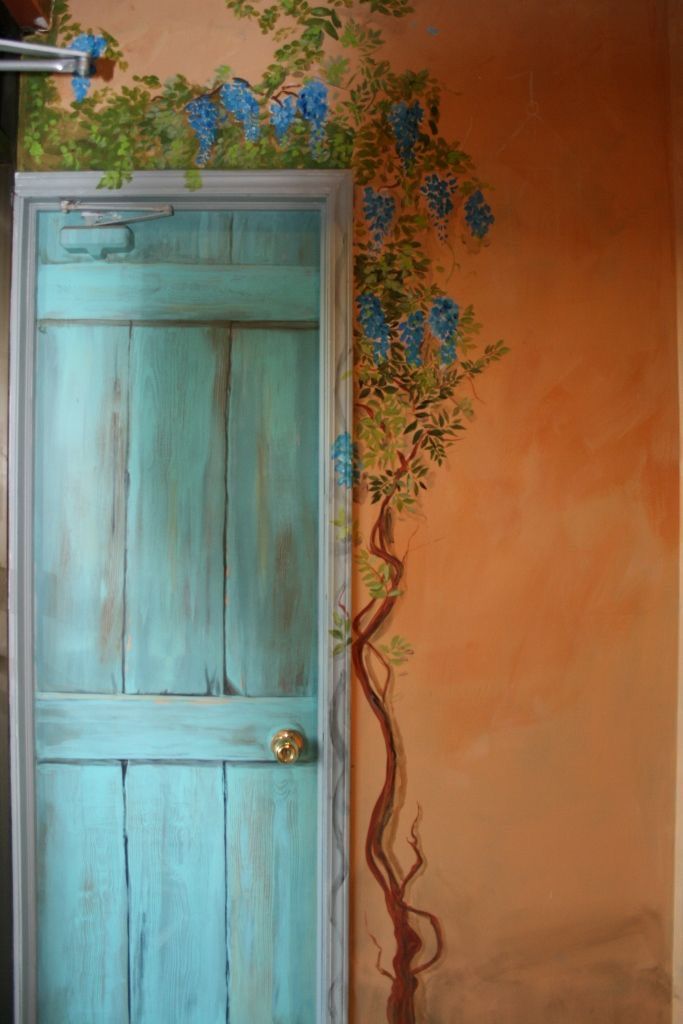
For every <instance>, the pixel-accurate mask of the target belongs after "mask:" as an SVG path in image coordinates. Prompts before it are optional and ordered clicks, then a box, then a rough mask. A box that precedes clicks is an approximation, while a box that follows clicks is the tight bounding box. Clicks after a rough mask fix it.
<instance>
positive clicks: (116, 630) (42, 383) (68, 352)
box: [34, 323, 128, 693]
mask: <svg viewBox="0 0 683 1024" xmlns="http://www.w3.org/2000/svg"><path fill="white" fill-rule="evenodd" d="M127 378H128V329H127V328H125V327H118V326H113V325H111V326H102V325H94V324H93V325H88V326H84V325H81V324H73V323H71V324H45V325H42V326H40V328H39V330H38V335H37V368H36V432H37V435H38V437H39V438H40V439H41V443H40V444H39V445H38V447H37V448H36V460H35V524H36V530H35V584H34V585H35V595H36V598H35V607H36V640H35V666H36V679H37V685H38V688H39V689H41V690H63V691H69V690H72V691H84V692H90V693H117V692H120V690H121V689H122V678H121V632H122V628H123V568H124V544H125V500H126V498H125V484H124V476H125V460H126V420H127V396H128V380H127Z"/></svg>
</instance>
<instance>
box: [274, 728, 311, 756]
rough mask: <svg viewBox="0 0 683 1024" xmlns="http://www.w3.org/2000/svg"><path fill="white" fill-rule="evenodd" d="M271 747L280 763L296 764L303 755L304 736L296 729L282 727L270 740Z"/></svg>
mask: <svg viewBox="0 0 683 1024" xmlns="http://www.w3.org/2000/svg"><path fill="white" fill-rule="evenodd" d="M270 749H271V750H272V751H273V753H274V754H275V757H276V758H277V760H278V761H279V762H280V764H294V762H295V761H298V760H299V758H300V757H301V752H302V751H303V749H304V738H303V736H302V735H301V733H300V732H297V731H296V729H280V731H279V732H276V733H275V735H274V736H273V738H272V740H271V741H270Z"/></svg>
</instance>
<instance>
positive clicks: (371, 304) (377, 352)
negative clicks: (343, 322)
mask: <svg viewBox="0 0 683 1024" xmlns="http://www.w3.org/2000/svg"><path fill="white" fill-rule="evenodd" d="M356 302H357V304H358V318H359V320H360V324H361V327H362V328H363V332H364V334H365V337H366V338H370V340H371V341H374V343H375V346H374V353H373V354H374V358H375V362H376V363H377V362H379V360H380V359H386V357H387V356H388V354H389V325H388V324H387V319H386V317H385V315H384V310H383V309H382V303H381V302H380V301H379V299H378V298H377V296H376V295H373V294H372V293H371V292H363V294H362V295H359V296H358V298H357V299H356Z"/></svg>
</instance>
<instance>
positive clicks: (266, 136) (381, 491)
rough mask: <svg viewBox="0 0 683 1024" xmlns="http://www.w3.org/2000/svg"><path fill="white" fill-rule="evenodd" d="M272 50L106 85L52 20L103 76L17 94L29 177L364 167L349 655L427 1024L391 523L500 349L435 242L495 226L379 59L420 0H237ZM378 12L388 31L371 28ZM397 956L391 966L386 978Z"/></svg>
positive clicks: (397, 1012) (405, 1007)
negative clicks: (379, 759) (402, 829)
mask: <svg viewBox="0 0 683 1024" xmlns="http://www.w3.org/2000/svg"><path fill="white" fill-rule="evenodd" d="M225 2H226V7H227V8H228V10H230V11H231V12H232V13H233V14H234V15H235V16H237V17H238V18H241V19H245V20H246V21H248V22H252V23H254V25H255V27H256V28H257V29H258V30H260V32H261V33H262V34H263V35H264V36H266V37H268V38H269V39H270V40H271V41H272V44H273V57H272V61H271V63H270V64H268V65H267V67H266V68H265V70H264V71H263V74H262V76H261V78H260V80H259V81H253V82H250V81H247V80H245V79H244V78H242V77H240V75H239V69H232V68H229V67H221V68H218V69H217V70H216V72H215V74H214V76H213V78H212V79H211V80H210V81H209V82H207V83H204V84H201V85H200V84H196V83H192V82H190V81H188V80H187V79H186V78H185V77H184V76H183V75H182V74H178V75H175V76H174V77H173V78H171V79H169V80H168V81H166V82H163V83H162V82H160V81H159V80H158V79H157V78H155V77H154V76H151V75H137V76H135V77H134V84H133V85H132V86H124V87H122V88H120V89H115V88H112V87H110V86H107V85H104V86H102V85H101V84H100V83H99V79H98V77H97V71H98V70H100V71H101V70H102V69H103V67H104V65H103V62H104V61H109V62H114V63H115V64H117V65H118V66H119V67H121V68H125V63H124V62H123V55H122V53H121V50H120V47H119V45H118V43H117V42H116V40H115V39H113V37H112V36H110V35H108V34H107V33H106V32H102V31H99V32H97V33H94V32H91V31H86V30H85V29H84V28H83V27H82V26H81V25H78V24H77V23H75V22H74V21H73V20H72V19H71V17H70V14H69V10H68V6H67V3H66V0H57V2H56V4H55V11H54V18H53V24H52V28H51V31H50V41H52V42H58V43H60V44H64V43H66V44H71V45H72V46H76V47H77V48H81V49H87V50H88V51H89V52H90V53H91V54H92V56H93V61H96V60H97V59H98V58H99V63H97V64H96V65H95V67H94V74H93V75H92V76H84V77H79V76H74V78H73V81H72V87H73V96H74V98H73V102H72V103H71V105H70V106H64V105H63V104H62V103H61V102H60V98H59V93H58V89H57V86H56V85H55V82H54V80H53V79H51V78H49V77H39V76H35V77H27V78H26V79H25V82H24V85H23V91H22V95H23V100H22V104H23V108H22V116H23V130H22V147H23V149H22V154H21V165H22V168H23V169H40V170H48V169H56V168H59V169H74V170H77V169H83V170H85V169H90V170H93V169H95V170H96V169H104V174H103V178H102V186H103V187H110V188H116V187H119V186H120V185H121V184H122V183H123V182H125V181H126V180H127V179H128V178H129V177H130V176H131V174H132V172H133V171H134V170H137V169H149V168H155V169H163V168H168V169H183V170H185V171H186V174H187V185H188V188H198V187H201V170H202V169H203V168H214V169H237V168H285V167H287V168H303V167H321V168H328V167H352V168H353V171H354V177H355V182H356V186H357V203H356V233H355V243H356V250H355V290H356V300H355V301H356V324H357V330H356V338H355V352H354V381H355V418H354V434H353V437H351V435H350V434H348V433H342V434H340V435H339V437H338V438H337V439H336V441H335V444H334V447H333V451H332V458H333V460H334V464H335V469H336V474H337V479H338V482H339V483H340V484H341V485H342V486H346V487H353V488H354V499H355V500H356V502H363V501H366V502H368V503H369V504H370V506H371V509H372V511H371V513H369V514H368V515H366V516H363V523H364V524H365V522H366V520H367V523H368V525H367V526H365V525H364V528H363V532H362V533H361V531H360V530H359V529H356V530H355V531H352V530H351V529H350V528H349V524H347V523H345V522H344V520H343V516H341V515H340V518H339V520H338V522H337V526H338V530H339V533H340V539H342V540H346V541H347V542H348V543H352V542H353V543H354V545H355V552H356V560H357V568H358V575H359V578H360V580H361V583H362V590H361V592H360V593H359V594H357V595H356V600H355V607H354V609H353V611H350V610H349V609H348V608H347V607H346V606H345V605H344V604H343V602H342V599H341V598H340V604H339V608H338V611H337V612H336V614H335V621H334V623H333V636H334V639H335V643H336V653H338V654H342V653H344V652H346V650H347V648H348V647H349V646H350V648H351V657H352V664H353V669H354V677H355V679H356V680H357V683H358V685H359V687H360V690H361V692H362V695H363V697H364V698H365V700H366V701H367V704H368V706H369V708H370V710H371V711H372V713H373V715H374V716H375V718H376V721H377V725H378V728H379V733H380V736H381V742H382V745H383V752H384V766H385V767H384V779H383V782H382V785H381V788H380V791H379V793H378V795H377V797H376V800H375V803H374V806H373V809H372V813H371V816H370V821H369V823H368V830H367V835H366V840H365V856H366V860H367V864H368V867H369V870H370V871H371V873H372V875H373V877H374V879H375V880H376V882H377V885H378V886H379V887H380V889H381V892H382V894H383V898H384V902H385V905H386V910H387V913H388V916H389V919H390V921H391V926H392V930H393V938H394V942H393V949H392V951H391V955H390V958H387V959H386V961H385V956H386V954H387V951H380V953H379V955H378V959H377V966H378V969H379V971H380V972H381V974H382V975H383V977H384V978H385V979H386V981H387V987H388V995H387V1021H389V1022H390V1024H414V1022H416V1021H417V1016H416V1013H417V1011H416V1004H415V997H416V991H417V987H418V983H419V979H420V976H421V975H423V974H424V973H425V972H426V971H427V970H428V969H429V968H432V967H434V966H435V965H436V964H437V963H438V962H439V960H440V959H441V957H442V954H443V949H444V944H443V942H444V936H443V928H442V924H441V922H440V920H439V917H438V915H437V914H436V913H434V912H433V911H432V910H429V909H427V908H423V907H420V906H418V905H417V904H416V903H415V902H414V901H413V899H412V898H411V886H412V884H413V882H414V881H415V879H416V878H417V876H418V874H419V873H420V872H421V871H422V869H423V867H424V865H425V858H424V854H423V851H422V847H421V843H420V838H419V831H418V818H416V819H415V821H414V823H413V825H412V827H411V828H410V830H409V833H408V836H407V843H408V846H409V847H410V851H411V854H410V864H409V866H408V867H405V868H404V867H402V866H401V858H400V856H399V854H398V852H397V850H396V849H395V825H396V820H397V817H398V815H399V813H400V810H401V807H400V794H399V768H400V767H401V766H400V764H399V756H400V755H399V750H400V746H399V742H398V735H399V733H398V725H399V723H398V721H397V718H396V709H395V707H394V703H393V699H392V696H393V686H394V673H395V670H396V668H397V667H398V666H400V665H403V664H404V663H406V662H407V661H408V660H409V658H410V656H411V655H412V653H413V649H412V644H411V642H410V641H409V640H407V639H405V638H404V637H402V636H401V635H399V634H395V633H393V632H392V630H391V629H390V625H391V620H392V614H393V612H394V609H395V607H396V606H397V604H398V603H399V602H400V601H401V598H402V596H403V594H404V592H405V585H406V584H405V570H406V553H405V552H404V551H401V550H399V549H398V548H397V545H396V542H395V539H394V532H395V531H394V525H395V522H396V520H397V518H400V517H408V516H411V515H413V514H414V513H415V512H416V511H417V510H418V508H419V503H420V498H421V495H422V493H423V492H424V490H425V489H427V488H428V487H430V486H431V485H432V484H433V483H434V482H435V481H436V479H437V477H438V474H437V473H435V472H434V470H436V469H438V467H440V466H442V465H443V464H444V463H445V461H446V459H447V458H448V456H449V453H450V451H451V449H452V447H453V446H454V445H455V444H456V442H457V441H458V440H459V439H460V438H461V436H462V433H463V431H464V429H465V428H466V426H467V423H468V421H469V420H471V418H472V417H473V415H474V405H473V401H472V398H473V392H474V389H473V387H472V385H473V382H474V381H475V380H476V378H477V377H479V375H480V374H482V373H483V372H484V371H485V370H486V369H487V367H489V366H490V365H491V364H492V363H495V362H497V361H498V360H499V359H500V358H501V357H502V356H503V355H504V354H505V352H506V351H507V349H506V348H505V346H504V345H503V343H502V342H500V341H497V342H493V343H489V344H484V345H481V344H479V342H478V335H479V332H480V325H479V324H478V323H477V321H476V318H475V314H474V310H473V308H472V306H471V305H468V304H467V303H466V302H464V301H463V298H462V296H461V295H460V294H450V293H447V292H446V291H445V290H444V287H443V286H442V283H443V282H446V284H447V283H448V281H449V280H451V279H452V277H453V275H452V274H451V275H450V276H449V275H448V274H447V273H446V271H445V269H444V267H442V266H437V265H436V264H435V261H434V260H433V259H432V258H431V256H430V255H429V253H430V252H432V251H433V248H434V246H433V244H432V236H433V235H434V234H436V239H437V241H438V244H439V245H440V246H441V247H442V250H443V252H444V260H443V263H444V264H449V263H450V264H451V265H452V266H455V263H456V259H457V256H456V246H457V245H461V246H465V247H466V248H467V249H468V250H472V249H473V248H475V249H476V248H477V247H479V246H481V245H485V244H487V241H488V234H489V230H490V228H491V225H492V224H493V222H494V217H493V214H492V211H491V207H490V205H489V202H488V199H487V190H486V187H485V186H484V185H483V184H482V183H481V182H480V180H479V179H478V177H477V175H476V173H475V170H474V167H473V164H472V161H471V159H470V158H469V156H468V155H467V154H466V153H465V152H463V150H462V149H461V147H460V146H459V145H458V144H457V143H455V142H452V141H450V140H448V139H446V138H444V137H443V136H442V135H441V133H440V128H439V122H440V98H441V96H440V86H439V83H438V82H437V81H436V80H435V79H434V78H433V77H432V76H431V75H430V74H429V72H428V71H426V70H423V71H418V72H413V71H409V70H404V71H396V70H394V69H393V68H392V66H391V63H390V61H389V60H387V59H386V57H385V55H384V51H383V38H382V33H381V31H380V29H379V28H377V27H376V26H377V24H378V23H381V18H382V17H384V18H403V17H406V16H407V15H408V14H410V12H411V8H410V6H409V4H408V2H407V0H326V2H325V3H324V5H320V6H318V5H317V4H316V3H315V2H313V3H311V2H309V0H270V2H269V0H225ZM377 16H379V17H377ZM389 960H390V963H389Z"/></svg>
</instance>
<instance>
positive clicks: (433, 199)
mask: <svg viewBox="0 0 683 1024" xmlns="http://www.w3.org/2000/svg"><path fill="white" fill-rule="evenodd" d="M457 187H458V182H457V179H456V178H454V177H453V176H451V177H448V178H440V177H439V175H438V174H428V175H427V177H426V178H425V180H424V183H423V184H422V185H421V186H420V192H421V193H422V195H423V196H424V197H425V198H426V200H427V206H428V207H429V212H430V214H431V217H432V220H433V221H434V224H435V225H436V230H437V233H438V235H439V238H440V239H441V241H442V242H445V241H446V235H447V230H448V228H447V225H448V217H449V215H450V214H451V213H452V211H453V199H452V198H451V197H452V196H453V193H454V192H455V190H456V189H457Z"/></svg>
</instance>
